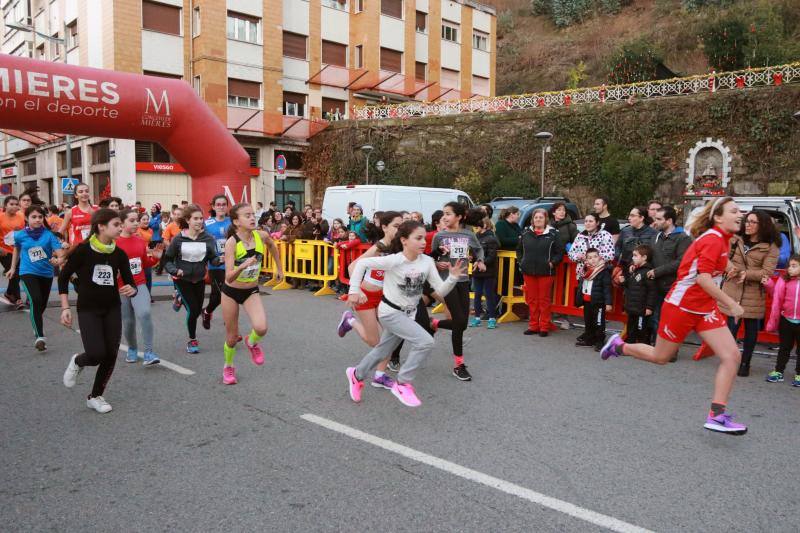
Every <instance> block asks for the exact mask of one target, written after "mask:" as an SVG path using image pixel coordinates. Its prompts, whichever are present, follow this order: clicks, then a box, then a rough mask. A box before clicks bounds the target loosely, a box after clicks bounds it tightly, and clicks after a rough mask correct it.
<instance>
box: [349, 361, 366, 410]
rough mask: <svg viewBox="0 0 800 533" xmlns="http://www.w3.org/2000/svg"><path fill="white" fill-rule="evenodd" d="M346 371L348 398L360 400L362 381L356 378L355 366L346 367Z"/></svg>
mask: <svg viewBox="0 0 800 533" xmlns="http://www.w3.org/2000/svg"><path fill="white" fill-rule="evenodd" d="M346 373H347V383H348V385H349V387H350V399H351V400H353V401H354V402H356V403H358V402H360V401H361V389H363V388H364V382H363V381H359V380H358V378H356V367H354V366H351V367H348V368H347V371H346Z"/></svg>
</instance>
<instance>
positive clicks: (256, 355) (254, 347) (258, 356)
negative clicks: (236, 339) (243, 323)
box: [244, 335, 264, 365]
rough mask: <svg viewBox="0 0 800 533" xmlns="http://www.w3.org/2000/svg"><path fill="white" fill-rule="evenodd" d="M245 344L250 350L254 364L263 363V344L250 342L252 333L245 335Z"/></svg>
mask: <svg viewBox="0 0 800 533" xmlns="http://www.w3.org/2000/svg"><path fill="white" fill-rule="evenodd" d="M244 345H245V346H247V349H248V350H250V359H252V360H253V364H255V365H263V364H264V350H262V349H261V346H259V345H258V343H255V344H250V335H245V336H244Z"/></svg>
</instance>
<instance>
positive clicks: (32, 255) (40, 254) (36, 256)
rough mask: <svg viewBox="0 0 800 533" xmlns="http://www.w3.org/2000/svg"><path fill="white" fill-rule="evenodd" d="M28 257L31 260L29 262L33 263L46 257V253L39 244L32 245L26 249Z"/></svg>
mask: <svg viewBox="0 0 800 533" xmlns="http://www.w3.org/2000/svg"><path fill="white" fill-rule="evenodd" d="M28 259H30V260H31V263H35V262H36V261H41V260H43V259H47V254H45V253H44V248H42V247H41V246H34V247H33V248H29V249H28Z"/></svg>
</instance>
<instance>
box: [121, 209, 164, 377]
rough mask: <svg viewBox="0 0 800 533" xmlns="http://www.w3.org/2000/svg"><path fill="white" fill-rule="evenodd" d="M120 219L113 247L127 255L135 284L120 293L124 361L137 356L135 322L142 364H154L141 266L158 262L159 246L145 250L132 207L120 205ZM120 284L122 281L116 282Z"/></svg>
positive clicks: (151, 330)
mask: <svg viewBox="0 0 800 533" xmlns="http://www.w3.org/2000/svg"><path fill="white" fill-rule="evenodd" d="M119 216H120V218H121V219H122V233H121V234H120V236H119V238H118V239H117V247H118V248H120V249H121V250H122V251H123V252H125V255H127V256H128V263H129V264H130V267H131V274H133V281H134V285H135V287H136V295H135V296H130V297H129V296H123V297H122V329H123V331H124V333H125V341H126V342H127V343H128V355H127V357H126V358H125V362H126V363H135V362H136V361H138V358H139V343H138V342H137V340H136V323H137V322H138V323H139V327H141V328H142V340H144V364H145V366H149V365H157V364H158V363H160V362H161V360H160V359H159V358H158V356H157V355H156V354H155V353H153V319H152V317H151V315H150V291H149V290H148V289H147V279H146V278H145V275H144V272H145V269H147V268H150V267H152V266H153V265H155V264H157V263H158V260H159V259H160V258H161V250H160V249H156V250H153V252H152V255H151V254H150V253H148V249H147V242H146V241H145V240H144V239H142V238H141V237H139V235H138V229H139V212H138V211H137V210H135V209H123V210H122V211H120V213H119ZM119 284H120V287H121V286H122V282H121V281H120V282H119Z"/></svg>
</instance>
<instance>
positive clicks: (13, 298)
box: [0, 196, 25, 310]
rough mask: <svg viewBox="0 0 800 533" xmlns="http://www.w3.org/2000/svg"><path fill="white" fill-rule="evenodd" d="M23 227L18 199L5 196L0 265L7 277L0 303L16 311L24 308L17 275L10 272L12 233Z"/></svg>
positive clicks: (1, 217)
mask: <svg viewBox="0 0 800 533" xmlns="http://www.w3.org/2000/svg"><path fill="white" fill-rule="evenodd" d="M24 227H25V215H24V214H23V213H22V212H20V210H19V199H18V198H17V197H16V196H6V197H5V199H4V200H3V212H2V213H0V264H1V265H3V270H5V272H6V277H8V287H6V292H5V293H3V294H0V301H1V302H3V303H4V304H7V305H13V306H16V308H17V310H22V309H24V308H25V304H24V303H23V302H22V298H20V294H19V275H17V274H16V273H14V275H12V276H10V277H9V276H8V273H9V272H10V271H11V259H12V258H13V256H14V232H15V231H18V230H21V229H22V228H24Z"/></svg>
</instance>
